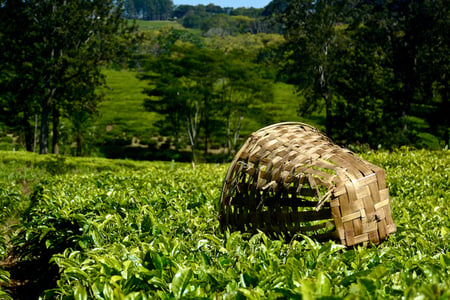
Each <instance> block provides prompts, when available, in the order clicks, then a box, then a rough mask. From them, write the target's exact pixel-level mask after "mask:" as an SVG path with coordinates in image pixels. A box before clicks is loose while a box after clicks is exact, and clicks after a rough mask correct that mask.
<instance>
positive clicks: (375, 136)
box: [278, 0, 450, 147]
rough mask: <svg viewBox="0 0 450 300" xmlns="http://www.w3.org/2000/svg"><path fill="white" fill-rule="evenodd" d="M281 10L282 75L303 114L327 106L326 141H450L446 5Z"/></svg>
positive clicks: (313, 4)
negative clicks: (298, 98) (295, 92)
mask: <svg viewBox="0 0 450 300" xmlns="http://www.w3.org/2000/svg"><path fill="white" fill-rule="evenodd" d="M279 3H280V4H283V3H285V2H283V1H279ZM280 11H281V13H280V14H279V15H278V20H280V21H281V23H282V24H283V25H284V32H285V38H286V41H287V43H286V52H285V61H287V63H286V65H285V68H284V71H285V72H284V74H287V76H286V75H284V76H286V77H288V80H290V81H291V82H293V83H295V84H296V85H297V86H298V89H299V92H300V93H301V94H302V95H303V96H304V99H305V101H304V102H302V103H301V106H300V112H301V113H306V114H308V113H311V112H312V111H320V110H322V109H323V107H324V109H325V114H326V128H327V133H328V135H330V136H331V137H333V138H334V139H335V140H338V141H339V142H344V143H357V142H359V143H367V144H369V145H370V146H372V147H376V146H378V145H379V144H381V145H383V146H388V147H389V146H393V145H402V144H408V143H416V142H417V141H418V139H419V138H420V137H419V136H420V134H421V132H420V131H422V132H427V133H431V134H435V135H437V136H440V137H441V138H442V139H444V140H446V141H448V135H449V133H448V124H449V118H448V117H446V116H448V83H449V79H448V69H449V68H448V66H449V55H448V45H449V41H448V34H446V33H445V32H446V31H448V26H449V18H450V17H449V14H448V5H446V4H445V1H431V0H429V1H423V0H415V1H408V0H400V1H390V0H383V1H329V0H320V1H307V0H299V1H290V2H288V6H287V7H285V8H284V7H283V6H282V5H281V6H280Z"/></svg>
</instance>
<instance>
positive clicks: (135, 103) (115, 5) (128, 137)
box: [0, 0, 450, 161]
mask: <svg viewBox="0 0 450 300" xmlns="http://www.w3.org/2000/svg"><path fill="white" fill-rule="evenodd" d="M449 28H450V13H449V11H448V3H447V1H444V0H437V1H431V0H422V1H419V0H412V1H406V0H377V1H357V0H355V1H306V0H298V1H281V0H274V1H272V2H271V3H270V4H269V5H268V6H266V7H265V8H261V9H256V8H231V7H219V6H216V5H214V4H209V5H206V6H205V5H197V6H191V5H179V6H174V5H173V3H172V1H171V0H143V1H137V0H136V1H133V0H128V1H112V0H96V1H76V2H75V1H70V2H67V1H62V0H45V1H37V0H30V1H19V0H15V1H6V0H0V47H1V50H2V51H1V52H0V149H5V150H11V149H26V150H28V151H35V152H39V153H42V154H46V153H55V154H64V155H78V156H81V155H83V156H87V155H96V156H106V157H111V158H134V159H175V160H195V161H205V160H208V161H225V160H227V159H229V158H230V156H231V155H232V154H233V153H234V151H236V149H237V148H238V147H239V145H240V144H241V143H242V142H243V140H244V139H245V138H246V137H247V136H248V134H250V133H251V132H252V131H254V130H256V129H258V128H260V127H262V126H266V125H269V124H271V123H273V122H280V121H304V122H308V123H310V124H312V125H315V126H317V127H318V128H320V129H321V130H323V131H325V132H326V133H327V134H328V135H329V136H330V137H331V138H332V139H333V140H334V141H335V142H336V143H338V144H341V145H344V146H346V147H349V148H350V149H352V150H366V149H380V148H382V149H392V148H396V147H400V146H409V147H416V148H432V149H440V148H444V147H448V144H449V139H450V138H449V134H450V130H449V128H450V105H449V100H448V99H449V65H450V61H449V57H450V56H449V45H450V41H449V34H448V31H449Z"/></svg>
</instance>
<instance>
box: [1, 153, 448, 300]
mask: <svg viewBox="0 0 450 300" xmlns="http://www.w3.org/2000/svg"><path fill="white" fill-rule="evenodd" d="M0 155H1V156H2V158H1V159H0V167H1V172H0V196H1V197H0V202H1V203H0V204H1V207H2V208H3V210H1V212H0V214H1V215H0V221H1V222H2V223H3V225H2V227H1V228H2V231H3V232H2V236H3V237H2V238H1V239H0V256H1V257H0V258H1V259H2V260H3V262H2V264H1V265H0V298H2V297H3V298H6V299H8V297H10V296H11V297H12V296H13V294H14V293H17V288H16V289H15V288H14V286H15V282H16V280H17V279H16V278H15V277H16V275H15V273H14V272H16V269H15V268H14V267H13V265H14V264H13V263H6V262H8V261H11V260H14V261H15V264H16V265H18V264H20V263H25V262H30V264H31V263H32V262H40V266H41V269H39V273H41V274H46V277H47V279H48V278H52V279H54V280H50V281H49V283H48V286H47V287H46V290H45V291H44V292H43V293H42V294H41V297H43V298H44V299H54V298H56V299H74V298H75V299H155V298H156V299H180V298H183V299H211V298H212V299H246V298H247V299H342V298H346V299H360V298H363V299H389V298H392V299H396V298H405V299H411V298H417V299H447V298H449V297H450V252H449V248H450V216H449V208H448V207H449V204H450V178H449V177H450V167H449V166H450V152H449V151H436V152H431V151H416V150H408V149H402V150H399V151H396V152H393V153H388V152H377V153H366V154H362V156H363V157H364V158H365V159H367V160H369V161H371V162H373V163H375V164H378V165H380V166H382V167H384V168H385V169H386V171H387V175H388V183H389V186H390V194H391V200H392V203H391V206H392V211H393V216H394V220H395V222H396V224H397V228H398V231H397V233H395V234H394V235H392V236H391V237H390V238H389V239H388V240H387V241H385V242H384V243H382V244H381V245H380V246H378V247H368V248H364V247H356V248H348V249H345V248H343V247H342V246H341V245H339V244H336V243H335V242H331V241H330V242H325V243H318V242H316V241H314V240H311V239H309V238H307V237H304V239H299V240H292V241H282V240H272V239H270V238H268V237H267V236H266V235H265V234H263V233H259V234H256V235H254V236H246V235H245V234H241V233H238V232H224V233H223V232H221V231H220V230H219V227H218V221H217V207H216V205H217V201H218V199H219V197H220V191H221V184H222V179H223V178H224V176H225V172H226V169H227V165H213V164H204V165H197V166H196V168H195V169H193V168H192V166H191V165H189V164H179V163H162V162H141V163H136V162H127V161H108V160H100V159H98V160H95V159H89V160H87V159H85V160H76V159H73V158H68V159H65V160H64V159H58V158H53V159H46V160H44V159H42V158H41V157H38V158H36V157H33V156H31V155H27V154H23V153H12V152H1V153H0ZM17 210H19V211H23V213H22V214H21V215H20V216H17V215H16V214H15V213H14V212H15V211H17ZM19 217H20V218H19ZM17 218H18V221H16V222H18V223H17V224H16V225H15V227H14V228H11V227H10V226H9V227H8V226H6V225H7V224H10V223H13V222H14V220H15V219H17ZM36 270H38V269H36ZM35 280H38V279H35ZM29 281H32V280H31V279H30V280H29Z"/></svg>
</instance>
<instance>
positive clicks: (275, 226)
mask: <svg viewBox="0 0 450 300" xmlns="http://www.w3.org/2000/svg"><path fill="white" fill-rule="evenodd" d="M219 218H220V222H221V225H222V227H224V228H230V229H231V230H240V231H246V232H256V231H257V230H258V229H259V230H262V231H264V232H266V233H269V234H275V235H277V234H281V235H283V236H285V237H287V238H289V237H293V236H295V235H296V234H298V233H302V234H307V235H309V236H312V237H315V238H317V239H323V238H325V239H329V238H335V239H339V240H340V242H341V243H342V244H343V245H347V246H352V245H356V244H367V243H369V242H371V243H374V244H378V243H380V242H381V241H382V240H383V239H385V238H386V237H387V236H388V235H389V234H391V233H393V232H395V231H396V227H395V224H394V222H393V219H392V216H391V211H390V203H389V192H388V189H387V187H386V178H385V172H384V170H383V169H381V168H380V167H378V166H375V165H373V164H371V163H369V162H367V161H364V160H362V159H360V158H358V157H356V156H355V155H354V154H353V153H352V152H350V151H349V150H346V149H343V148H341V147H339V146H337V145H335V144H333V143H332V142H331V140H330V139H328V138H327V137H326V136H325V135H323V134H322V133H321V132H320V131H318V130H317V129H315V128H314V127H311V126H309V125H306V124H303V123H297V122H289V123H279V124H275V125H271V126H268V127H265V128H262V129H260V130H258V131H256V132H254V133H253V134H252V135H251V136H250V137H249V138H248V140H247V141H246V143H245V144H244V145H243V146H242V148H241V149H240V150H239V152H238V153H237V154H236V155H235V157H234V159H233V161H232V163H231V165H230V167H229V169H228V172H227V175H226V177H225V180H224V184H223V188H222V195H221V199H220V211H219Z"/></svg>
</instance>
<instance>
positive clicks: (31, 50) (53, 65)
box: [0, 0, 133, 153]
mask: <svg viewBox="0 0 450 300" xmlns="http://www.w3.org/2000/svg"><path fill="white" fill-rule="evenodd" d="M120 7H121V4H120V3H118V2H117V1H113V0H97V1H63V0H44V1H37V0H32V1H19V0H12V1H2V5H1V6H0V11H1V12H0V15H1V21H0V23H1V24H0V26H1V29H0V30H1V35H0V44H1V45H2V49H3V51H2V54H1V56H0V66H1V78H2V81H1V87H2V89H1V90H2V92H0V97H1V99H2V101H3V102H5V108H4V109H3V111H2V114H3V115H4V114H6V113H9V112H11V111H14V112H15V113H17V114H18V115H20V116H21V117H22V121H21V124H22V125H21V126H20V129H21V130H25V131H26V132H25V135H26V136H29V133H28V132H29V128H27V127H28V126H29V123H30V119H31V118H32V117H34V114H36V113H38V114H39V116H40V138H39V141H40V153H48V151H49V137H50V133H49V130H50V123H51V122H53V145H54V149H53V151H54V152H57V151H58V136H59V135H58V125H59V118H60V117H61V116H62V115H64V114H67V113H69V112H70V108H71V107H74V106H77V107H81V106H82V107H83V110H86V111H88V112H89V113H92V112H94V111H95V108H96V105H97V103H98V101H99V100H100V99H101V95H98V94H97V93H96V92H95V90H96V88H97V87H98V86H99V85H101V84H102V83H103V82H104V78H103V75H102V74H101V71H100V65H101V64H104V63H107V62H108V61H110V60H112V59H113V58H116V57H118V56H119V55H124V54H125V53H126V52H127V49H128V46H127V42H126V41H127V39H128V38H124V37H125V36H126V35H128V34H129V33H131V31H132V29H133V28H132V27H128V26H127V25H126V21H125V20H124V19H123V18H122V10H121V9H120ZM18 22H20V23H18ZM129 40H131V39H129ZM19 82H20V83H21V84H20V85H17V83H19ZM81 102H82V103H84V104H83V105H79V104H78V103H81ZM17 103H20V105H17ZM16 124H18V123H16ZM27 124H28V125H27ZM28 139H29V138H27V139H26V140H27V149H28V148H29V146H28V144H29V141H28Z"/></svg>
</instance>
